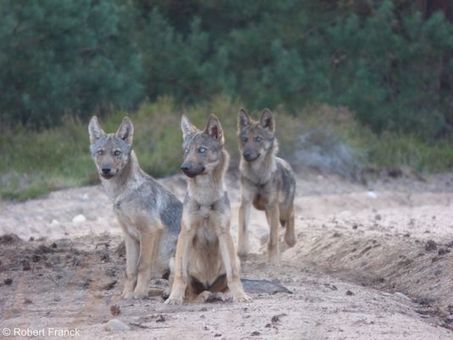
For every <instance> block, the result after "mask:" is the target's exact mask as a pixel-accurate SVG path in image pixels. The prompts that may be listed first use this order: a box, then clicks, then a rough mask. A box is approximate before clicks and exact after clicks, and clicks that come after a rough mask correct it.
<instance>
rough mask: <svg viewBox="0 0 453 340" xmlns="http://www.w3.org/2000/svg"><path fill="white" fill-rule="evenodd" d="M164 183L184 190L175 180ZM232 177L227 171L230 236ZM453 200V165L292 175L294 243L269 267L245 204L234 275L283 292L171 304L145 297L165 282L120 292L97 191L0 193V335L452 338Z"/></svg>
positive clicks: (111, 230) (111, 226)
mask: <svg viewBox="0 0 453 340" xmlns="http://www.w3.org/2000/svg"><path fill="white" fill-rule="evenodd" d="M163 182H164V183H165V184H166V185H168V186H169V187H170V188H171V189H172V190H173V191H175V192H176V193H177V195H178V196H180V197H181V196H182V195H183V193H184V190H185V189H184V181H183V180H182V179H181V177H173V178H169V179H165V180H163ZM236 183H237V180H236V179H235V178H234V177H233V176H230V184H229V185H228V188H229V192H230V198H231V201H232V204H233V217H232V230H233V235H234V237H236V229H237V208H238V200H239V190H238V186H237V184H236ZM452 204H453V175H443V176H436V177H430V178H427V179H426V180H424V181H421V180H419V179H415V178H407V177H405V178H398V179H392V178H383V179H381V180H376V181H373V182H371V183H368V184H367V185H359V184H354V183H350V182H347V181H344V180H341V179H339V178H336V177H333V176H323V175H319V174H313V173H309V174H304V175H300V176H299V179H298V196H297V200H296V206H297V223H296V226H297V229H296V230H297V234H298V243H297V244H296V246H295V247H293V248H290V249H286V248H285V247H283V256H282V258H283V261H282V265H281V266H279V267H277V268H275V267H274V268H272V267H269V266H268V265H267V264H266V262H265V254H264V249H265V243H266V240H267V235H268V227H267V225H266V223H265V218H264V214H262V213H260V212H254V213H253V214H252V219H251V221H252V225H251V235H252V250H253V254H252V255H251V256H250V257H249V258H248V259H247V261H245V262H244V263H243V275H242V276H243V277H244V278H248V279H266V280H271V281H272V280H276V281H278V282H280V283H281V284H282V285H284V286H285V287H286V288H288V289H289V290H290V292H291V293H276V294H269V293H266V292H261V293H259V292H256V291H255V292H253V291H252V293H251V295H252V297H253V299H254V300H253V302H252V303H241V304H234V303H231V302H219V301H214V302H210V303H204V304H191V305H183V306H167V305H165V304H163V303H162V301H163V300H162V298H161V297H160V296H154V295H155V294H154V293H155V291H156V289H158V288H163V287H165V286H166V284H167V282H166V281H164V280H155V281H153V282H152V283H151V284H150V298H149V299H146V300H141V301H123V300H120V299H119V294H120V291H121V288H122V284H123V272H124V262H125V259H124V255H123V254H122V252H121V251H119V250H118V249H119V248H118V245H119V244H120V242H121V234H120V230H119V227H118V225H117V223H116V221H115V219H114V216H113V213H112V209H111V204H110V203H109V202H108V200H107V197H106V196H105V195H104V193H103V192H102V188H101V187H98V186H95V187H86V188H78V189H70V190H63V191H58V192H53V193H51V194H50V195H49V196H48V197H46V198H43V199H38V200H32V201H28V202H24V203H6V202H2V203H0V313H1V314H0V332H2V333H1V334H2V335H0V338H1V337H2V336H4V337H5V336H8V335H9V334H7V333H8V331H6V333H4V331H5V329H7V330H11V332H13V333H14V332H16V333H17V332H21V334H25V335H27V333H26V332H29V333H28V335H32V334H30V332H32V331H35V332H41V333H38V335H40V336H41V337H42V336H43V335H44V337H49V336H50V337H54V338H58V337H59V335H60V333H62V332H66V334H67V335H71V334H72V335H74V337H75V338H77V337H78V338H81V339H82V338H83V339H85V338H93V339H94V338H111V339H131V338H134V339H139V338H143V339H153V338H155V339H161V338H164V339H217V338H218V339H453V252H452V251H453V209H452V208H453V207H452ZM9 234H14V235H17V237H14V236H9ZM1 235H3V236H1ZM5 235H7V236H5ZM112 319H114V321H112ZM116 320H118V322H117V323H116ZM112 324H113V326H110V325H112ZM121 327H123V328H127V329H126V330H119V328H121ZM111 328H113V330H112V329H111ZM71 332H72V333H71Z"/></svg>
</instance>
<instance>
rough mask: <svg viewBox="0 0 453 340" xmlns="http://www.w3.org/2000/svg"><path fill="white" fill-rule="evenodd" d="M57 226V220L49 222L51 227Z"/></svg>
mask: <svg viewBox="0 0 453 340" xmlns="http://www.w3.org/2000/svg"><path fill="white" fill-rule="evenodd" d="M59 224H60V222H58V220H55V219H53V220H52V221H50V225H51V226H52V227H54V226H57V225H59Z"/></svg>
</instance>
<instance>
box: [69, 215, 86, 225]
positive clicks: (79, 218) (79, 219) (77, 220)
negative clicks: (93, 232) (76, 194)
mask: <svg viewBox="0 0 453 340" xmlns="http://www.w3.org/2000/svg"><path fill="white" fill-rule="evenodd" d="M86 220H87V218H86V217H85V216H84V215H82V214H79V215H76V216H74V218H73V219H72V223H74V224H80V223H83V222H85V221H86Z"/></svg>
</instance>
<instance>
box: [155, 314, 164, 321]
mask: <svg viewBox="0 0 453 340" xmlns="http://www.w3.org/2000/svg"><path fill="white" fill-rule="evenodd" d="M165 320H166V319H165V317H164V316H163V315H162V314H160V315H159V316H158V317H157V319H156V322H165Z"/></svg>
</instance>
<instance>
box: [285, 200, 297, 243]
mask: <svg viewBox="0 0 453 340" xmlns="http://www.w3.org/2000/svg"><path fill="white" fill-rule="evenodd" d="M285 242H286V244H287V245H288V246H290V247H293V246H294V245H295V244H296V233H295V230H294V206H291V208H290V210H289V213H288V219H287V221H286V230H285Z"/></svg>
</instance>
